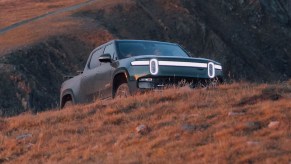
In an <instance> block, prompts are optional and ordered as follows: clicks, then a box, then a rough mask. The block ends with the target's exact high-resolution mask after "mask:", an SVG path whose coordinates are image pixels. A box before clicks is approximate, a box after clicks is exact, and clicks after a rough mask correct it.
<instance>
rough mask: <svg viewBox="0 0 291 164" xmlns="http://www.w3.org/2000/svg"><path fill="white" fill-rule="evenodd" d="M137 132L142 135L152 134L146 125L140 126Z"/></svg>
mask: <svg viewBox="0 0 291 164" xmlns="http://www.w3.org/2000/svg"><path fill="white" fill-rule="evenodd" d="M135 130H136V132H137V133H138V134H141V135H146V134H148V133H149V132H150V128H149V127H148V126H146V125H143V124H142V125H139V126H138V127H136V128H135Z"/></svg>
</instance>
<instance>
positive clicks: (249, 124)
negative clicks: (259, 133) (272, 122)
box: [245, 122, 261, 130]
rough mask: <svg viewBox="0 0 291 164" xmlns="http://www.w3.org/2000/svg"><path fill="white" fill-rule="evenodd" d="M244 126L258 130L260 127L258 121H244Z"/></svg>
mask: <svg viewBox="0 0 291 164" xmlns="http://www.w3.org/2000/svg"><path fill="white" fill-rule="evenodd" d="M245 128H246V129H248V130H258V129H260V128H261V123H260V122H247V123H245Z"/></svg>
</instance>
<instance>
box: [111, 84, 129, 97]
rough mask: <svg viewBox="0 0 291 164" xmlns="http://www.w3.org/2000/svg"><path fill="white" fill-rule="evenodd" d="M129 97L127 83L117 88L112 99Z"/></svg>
mask: <svg viewBox="0 0 291 164" xmlns="http://www.w3.org/2000/svg"><path fill="white" fill-rule="evenodd" d="M130 95H131V94H130V92H129V88H128V85H127V83H123V84H121V85H119V86H118V88H117V90H116V93H115V96H114V98H127V97H129V96H130Z"/></svg>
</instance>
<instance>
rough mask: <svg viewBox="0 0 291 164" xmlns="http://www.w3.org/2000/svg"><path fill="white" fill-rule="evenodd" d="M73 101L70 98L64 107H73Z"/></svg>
mask: <svg viewBox="0 0 291 164" xmlns="http://www.w3.org/2000/svg"><path fill="white" fill-rule="evenodd" d="M73 104H74V103H73V101H71V100H69V101H66V102H65V104H64V107H63V108H67V107H71V106H73Z"/></svg>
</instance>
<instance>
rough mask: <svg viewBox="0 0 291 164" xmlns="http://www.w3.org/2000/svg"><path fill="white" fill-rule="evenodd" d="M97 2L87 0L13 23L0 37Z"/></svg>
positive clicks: (95, 0)
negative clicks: (21, 27) (27, 25)
mask: <svg viewBox="0 0 291 164" xmlns="http://www.w3.org/2000/svg"><path fill="white" fill-rule="evenodd" d="M97 1H100V0H88V1H86V2H83V3H79V4H76V5H73V6H69V7H65V8H62V9H58V10H55V11H51V12H47V13H45V14H42V15H39V16H36V17H33V18H29V19H26V20H23V21H20V22H17V23H14V24H12V25H10V26H7V27H5V28H2V29H0V35H2V34H4V33H6V32H8V31H11V30H13V29H16V28H18V27H20V26H23V25H26V24H28V23H31V22H34V21H38V20H41V19H44V18H47V17H49V16H53V15H57V14H61V13H64V12H68V11H72V10H76V9H79V8H81V7H84V6H88V5H90V4H92V3H94V2H97Z"/></svg>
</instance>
